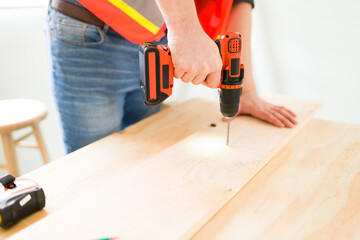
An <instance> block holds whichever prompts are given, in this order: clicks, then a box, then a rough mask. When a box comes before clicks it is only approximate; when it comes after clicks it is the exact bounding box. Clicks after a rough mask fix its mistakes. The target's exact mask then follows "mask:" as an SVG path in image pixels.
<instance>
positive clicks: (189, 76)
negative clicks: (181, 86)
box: [181, 72, 196, 83]
mask: <svg viewBox="0 0 360 240" xmlns="http://www.w3.org/2000/svg"><path fill="white" fill-rule="evenodd" d="M195 76H196V75H195V74H192V73H188V72H186V73H185V74H184V75H183V76H182V77H181V81H183V82H184V83H189V82H191V81H193V80H194V78H195Z"/></svg>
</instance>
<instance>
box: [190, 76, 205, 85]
mask: <svg viewBox="0 0 360 240" xmlns="http://www.w3.org/2000/svg"><path fill="white" fill-rule="evenodd" d="M205 79H206V74H199V75H197V76H196V77H195V78H194V79H193V80H192V81H191V82H192V84H194V85H199V84H200V83H202V82H203V81H204V80H205Z"/></svg>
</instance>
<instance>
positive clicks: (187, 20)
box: [156, 0, 222, 88]
mask: <svg viewBox="0 0 360 240" xmlns="http://www.w3.org/2000/svg"><path fill="white" fill-rule="evenodd" d="M156 2H157V4H158V5H159V8H160V10H161V13H162V15H163V17H164V19H165V22H166V26H167V28H168V45H169V47H170V49H171V56H172V61H173V64H174V76H175V77H176V78H179V79H181V80H182V81H183V82H185V83H188V82H192V83H193V84H195V85H198V84H201V83H202V84H204V85H205V86H208V87H210V88H216V87H218V85H219V83H220V77H221V67H222V61H221V57H220V53H219V49H218V47H217V46H216V44H215V42H214V41H213V40H211V39H210V38H209V37H208V36H207V34H206V33H205V32H204V30H203V29H202V27H201V25H200V23H199V19H198V17H197V13H196V8H195V3H194V0H181V1H179V0H156Z"/></svg>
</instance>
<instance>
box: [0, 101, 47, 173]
mask: <svg viewBox="0 0 360 240" xmlns="http://www.w3.org/2000/svg"><path fill="white" fill-rule="evenodd" d="M46 115H47V107H46V105H45V104H43V103H42V102H39V101H37V100H33V99H7V100H0V135H1V140H2V145H3V149H4V155H5V160H6V164H5V165H4V164H0V168H6V169H7V170H8V172H9V173H10V174H12V175H13V176H16V177H17V176H19V175H20V168H19V162H18V157H17V153H16V147H26V148H38V149H39V150H40V153H41V156H42V158H43V161H44V163H45V164H46V163H49V162H50V158H49V154H48V152H47V149H46V146H45V142H44V139H43V137H42V134H41V131H40V126H39V122H40V121H41V120H43V119H44V118H45V117H46ZM23 128H31V131H30V132H28V133H27V134H25V135H23V136H21V137H18V138H17V139H15V138H14V136H13V132H14V131H16V130H20V129H23ZM30 136H34V137H35V139H36V143H29V142H26V141H23V140H25V139H27V138H28V137H30Z"/></svg>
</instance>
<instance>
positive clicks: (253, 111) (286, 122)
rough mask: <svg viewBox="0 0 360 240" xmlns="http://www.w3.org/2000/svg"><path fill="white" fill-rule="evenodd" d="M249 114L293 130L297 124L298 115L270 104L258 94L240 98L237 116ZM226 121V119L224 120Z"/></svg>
mask: <svg viewBox="0 0 360 240" xmlns="http://www.w3.org/2000/svg"><path fill="white" fill-rule="evenodd" d="M240 114H247V115H251V116H254V117H256V118H259V119H261V120H264V121H267V122H269V123H271V124H273V125H275V126H277V127H288V128H292V127H293V126H294V125H296V124H297V121H296V115H295V113H293V112H292V111H290V110H289V109H287V108H285V107H282V106H276V105H273V104H271V103H268V102H266V101H264V100H262V99H261V98H259V96H258V95H256V94H248V95H242V96H241V97H240V106H239V112H238V113H237V115H240ZM223 120H224V121H226V119H225V118H224V119H223Z"/></svg>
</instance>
